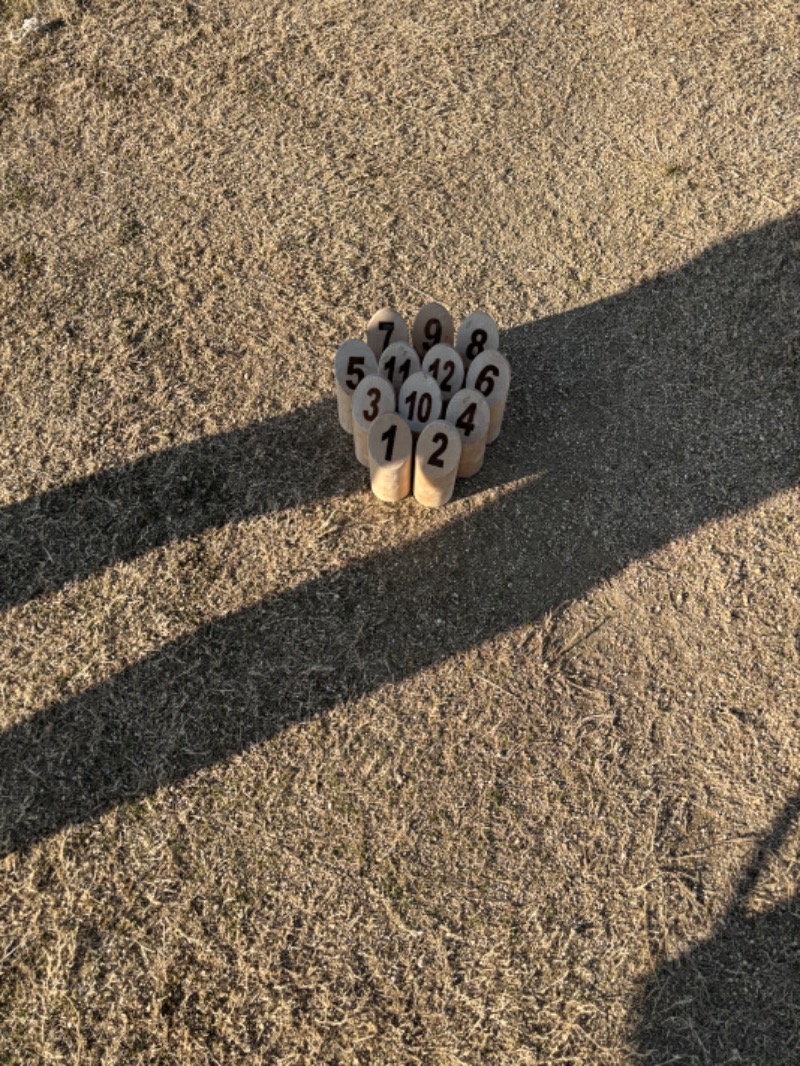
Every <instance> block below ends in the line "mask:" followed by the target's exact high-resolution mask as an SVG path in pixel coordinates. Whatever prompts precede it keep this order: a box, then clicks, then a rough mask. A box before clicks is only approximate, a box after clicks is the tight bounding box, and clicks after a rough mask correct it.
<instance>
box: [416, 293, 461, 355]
mask: <svg viewBox="0 0 800 1066" xmlns="http://www.w3.org/2000/svg"><path fill="white" fill-rule="evenodd" d="M453 337H454V332H453V316H452V315H451V314H450V312H449V311H448V310H447V308H446V307H442V305H441V304H439V303H429V304H425V306H424V307H422V308H420V310H419V312H418V313H417V317H416V318H415V319H414V325H413V326H412V327H411V342H412V344H413V345H414V347H415V349H416V350H417V352H418V353H419V357H420V358H422V357H423V356H424V355H425V354H426V352H429V351H430V350H431V348H433V347H434V346H435V345H437V344H449V345H451V346H452V344H453Z"/></svg>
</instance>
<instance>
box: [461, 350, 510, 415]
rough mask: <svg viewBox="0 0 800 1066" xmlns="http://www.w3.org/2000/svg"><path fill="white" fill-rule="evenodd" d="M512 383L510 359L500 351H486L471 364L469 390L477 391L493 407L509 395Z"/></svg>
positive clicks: (468, 372)
mask: <svg viewBox="0 0 800 1066" xmlns="http://www.w3.org/2000/svg"><path fill="white" fill-rule="evenodd" d="M510 382H511V367H510V366H509V365H508V359H506V357H505V356H504V355H502V354H501V353H500V352H498V351H492V350H491V349H488V348H487V349H486V351H483V352H481V354H480V355H477V356H476V357H475V358H474V359H473V360H472V362H471V363H470V367H469V370H468V371H467V388H468V389H475V390H476V391H477V392H479V393H480V394H481V395H482V396H485V397H486V401H487V403H488V404H489V406H490V407H491V406H492V404H493V403H495V402H496V401H499V400H501V399H503V398H505V396H506V395H507V393H508V386H509V384H510Z"/></svg>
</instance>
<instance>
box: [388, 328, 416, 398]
mask: <svg viewBox="0 0 800 1066" xmlns="http://www.w3.org/2000/svg"><path fill="white" fill-rule="evenodd" d="M378 373H379V374H380V376H381V377H382V378H386V380H387V381H390V382H391V383H392V388H393V389H394V391H395V392H396V393H399V392H400V390H401V389H402V387H403V385H405V383H406V382H407V381H408V379H409V378H410V377H411V375H412V374H417V373H419V356H418V355H417V353H416V352H415V351H414V349H413V348H412V347H411V345H410V344H406V342H405V341H398V342H397V344H390V345H389V347H388V348H387V349H386V351H385V352H384V353H383V355H382V356H381V357H380V359H379V360H378Z"/></svg>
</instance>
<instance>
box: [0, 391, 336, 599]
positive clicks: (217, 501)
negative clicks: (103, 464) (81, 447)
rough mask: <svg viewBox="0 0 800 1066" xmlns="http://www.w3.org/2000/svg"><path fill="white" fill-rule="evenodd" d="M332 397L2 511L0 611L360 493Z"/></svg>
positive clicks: (148, 457)
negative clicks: (337, 442)
mask: <svg viewBox="0 0 800 1066" xmlns="http://www.w3.org/2000/svg"><path fill="white" fill-rule="evenodd" d="M334 412H335V404H334V402H333V401H332V400H329V401H323V402H321V403H318V404H314V405H313V406H311V407H304V408H300V409H299V410H295V411H291V412H290V413H288V414H283V415H278V416H276V417H275V418H271V419H267V420H265V421H264V422H259V423H257V424H255V425H252V426H247V427H246V428H244V429H237V430H234V431H232V432H230V433H224V434H218V435H216V436H213V437H204V438H202V439H201V440H197V441H192V442H191V443H189V444H182V445H180V446H178V447H176V448H172V449H169V450H168V451H162V452H156V453H155V454H153V455H148V456H146V457H145V458H143V459H140V460H138V461H137V462H135V463H132V464H130V465H129V466H125V467H120V468H118V469H110V470H103V471H101V472H100V473H98V474H95V475H94V476H92V477H88V478H84V479H82V480H80V481H74V482H71V483H70V484H68V485H64V486H63V487H61V488H58V489H54V490H51V491H50V492H44V493H41V494H39V495H36V496H32V497H31V498H29V499H27V500H24V501H22V502H20V503H16V504H13V505H11V506H10V507H6V508H3V509H0V610H2V609H5V608H8V607H11V606H13V605H15V604H19V603H24V602H26V601H27V600H30V599H33V598H35V597H36V596H39V595H41V594H42V593H44V592H51V591H54V590H56V589H58V588H61V587H62V586H63V585H65V584H67V583H68V582H70V581H74V580H77V579H80V578H84V577H87V576H88V575H90V574H94V573H97V572H98V571H99V570H102V569H104V568H105V567H107V566H110V565H111V564H113V563H117V562H122V561H124V560H127V559H134V558H136V557H138V556H140V555H143V554H144V553H145V552H147V551H150V550H151V549H153V548H158V547H161V546H162V545H165V544H169V543H170V542H171V541H175V540H182V539H184V538H185V537H190V536H192V535H195V534H198V533H202V532H203V530H206V529H210V528H212V527H215V526H224V525H227V524H228V523H229V522H235V521H237V520H240V519H244V518H250V517H253V516H255V515H260V514H266V513H269V512H273V511H279V510H282V509H283V508H285V507H292V506H296V505H297V504H299V503H307V502H311V501H313V500H316V499H320V498H326V497H329V496H335V495H338V494H341V493H345V492H352V489H353V485H354V479H353V476H352V463H349V462H347V461H346V459H347V458H349V457H346V456H345V455H344V453H343V452H342V449H340V448H338V449H337V448H331V445H330V442H331V420H332V418H335V413H334Z"/></svg>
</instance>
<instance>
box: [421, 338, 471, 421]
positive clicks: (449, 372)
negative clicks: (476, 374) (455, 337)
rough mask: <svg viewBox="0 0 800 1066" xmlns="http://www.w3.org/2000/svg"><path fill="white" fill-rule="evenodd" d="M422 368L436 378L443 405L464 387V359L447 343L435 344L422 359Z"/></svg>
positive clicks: (445, 405)
mask: <svg viewBox="0 0 800 1066" xmlns="http://www.w3.org/2000/svg"><path fill="white" fill-rule="evenodd" d="M422 369H423V370H424V371H425V373H426V374H430V375H431V377H434V378H436V381H437V382H438V384H439V388H440V389H441V390H442V405H443V407H447V405H448V403H449V402H450V400H451V398H452V397H453V396H455V394H456V393H457V392H458V390H459V389H461V388H463V387H464V360H463V359H462V358H461V356H460V355H459V354H458V352H457V351H456V350H455V348H451V347H450V345H449V344H435V345H434V346H433V348H431V350H430V351H429V352H428V354H427V355H426V356H425V358H424V359H423V360H422Z"/></svg>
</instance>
